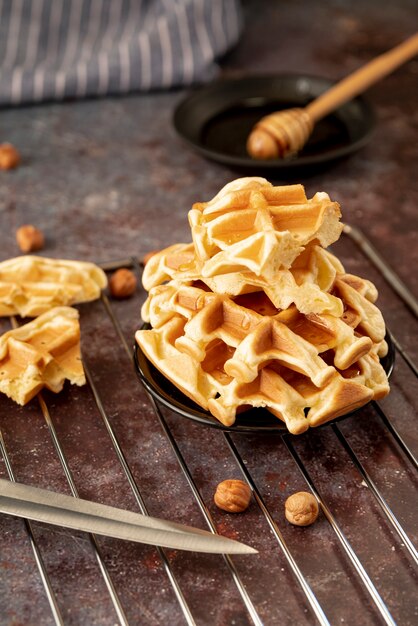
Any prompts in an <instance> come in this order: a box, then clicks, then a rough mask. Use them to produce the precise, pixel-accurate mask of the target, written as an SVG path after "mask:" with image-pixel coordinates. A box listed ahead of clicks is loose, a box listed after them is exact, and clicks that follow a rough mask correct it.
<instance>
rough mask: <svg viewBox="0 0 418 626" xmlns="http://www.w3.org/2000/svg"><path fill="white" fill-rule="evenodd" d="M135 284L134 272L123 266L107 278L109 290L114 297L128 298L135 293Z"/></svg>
mask: <svg viewBox="0 0 418 626" xmlns="http://www.w3.org/2000/svg"><path fill="white" fill-rule="evenodd" d="M136 285H137V280H136V276H135V274H134V273H133V272H131V270H128V269H126V268H125V267H122V268H121V269H119V270H116V272H114V274H112V276H111V277H110V280H109V290H110V293H111V295H112V296H113V297H114V298H128V297H129V296H131V295H132V294H133V293H135V290H136Z"/></svg>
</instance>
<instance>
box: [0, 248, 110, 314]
mask: <svg viewBox="0 0 418 626" xmlns="http://www.w3.org/2000/svg"><path fill="white" fill-rule="evenodd" d="M106 285H107V278H106V275H105V273H104V272H103V271H102V270H101V269H100V268H99V267H97V265H94V264H93V263H88V262H83V261H67V260H62V259H48V258H44V257H38V256H29V255H25V256H20V257H16V258H14V259H9V260H7V261H3V262H2V263H0V316H7V315H16V314H18V315H21V316H22V317H36V316H37V315H41V314H42V313H45V312H46V311H48V310H49V309H51V308H53V307H55V306H64V305H70V304H75V303H79V302H88V301H91V300H95V299H96V298H98V297H99V296H100V290H101V289H103V288H104V287H106Z"/></svg>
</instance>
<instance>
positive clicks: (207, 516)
mask: <svg viewBox="0 0 418 626" xmlns="http://www.w3.org/2000/svg"><path fill="white" fill-rule="evenodd" d="M102 301H103V304H104V306H105V308H106V311H107V313H108V315H109V316H110V318H111V320H112V323H113V325H114V327H115V330H116V332H117V334H118V335H119V338H120V339H121V342H122V345H123V347H124V349H125V352H126V354H127V356H128V358H129V359H132V351H131V350H130V348H129V346H128V344H127V342H126V339H125V337H124V336H123V333H122V329H121V327H120V324H119V321H118V319H117V317H116V315H115V314H114V312H113V310H112V307H111V306H110V303H109V299H108V298H107V297H106V296H103V297H102ZM146 393H147V396H148V398H149V400H150V402H151V405H152V407H153V409H154V412H155V414H156V416H157V418H158V421H159V422H160V425H161V427H162V429H163V431H164V434H165V435H166V437H167V439H168V442H169V444H170V446H171V449H172V450H173V452H174V455H175V457H176V460H177V462H178V464H179V466H180V468H181V470H182V472H183V474H184V476H185V478H186V480H187V482H188V484H189V487H190V488H191V490H192V493H193V495H194V497H195V499H196V501H197V504H198V506H199V509H200V511H201V513H202V515H203V517H204V519H205V521H206V523H207V524H208V526H209V529H210V530H211V532H212V533H214V534H217V530H216V525H215V523H214V521H213V518H212V516H211V514H210V512H209V509H208V508H207V506H206V505H205V503H204V501H203V499H202V497H201V495H200V492H199V490H198V488H197V485H196V483H195V481H194V480H193V477H192V475H191V473H190V470H189V468H188V467H187V464H186V462H185V460H184V457H183V455H182V453H181V451H180V449H179V447H178V445H177V442H176V440H175V439H174V437H173V435H172V433H171V431H170V429H169V427H168V425H167V422H166V420H165V418H164V416H163V414H162V412H161V411H160V408H159V407H158V405H157V403H156V402H155V401H154V399H153V398H152V396H151V395H150V394H149V393H148V392H146ZM222 556H223V559H224V561H225V563H226V565H227V567H228V569H229V572H230V574H231V576H232V578H233V580H234V583H235V585H236V587H237V589H238V591H239V593H240V595H241V598H242V600H243V602H244V604H245V606H246V608H247V610H248V613H249V614H250V617H251V619H252V621H253V623H254V624H255V625H256V626H263V622H262V621H261V619H260V616H259V615H258V613H257V610H256V608H255V606H254V604H253V603H252V601H251V598H250V596H249V595H248V592H247V590H246V588H245V585H244V583H243V582H242V580H241V578H240V576H239V573H238V570H237V568H236V567H235V563H234V561H233V560H232V558H231V557H230V556H229V555H228V554H224V555H222Z"/></svg>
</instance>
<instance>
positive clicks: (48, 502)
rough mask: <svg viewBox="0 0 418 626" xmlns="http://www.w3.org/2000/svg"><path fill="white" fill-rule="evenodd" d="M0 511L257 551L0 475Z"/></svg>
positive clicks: (203, 548)
mask: <svg viewBox="0 0 418 626" xmlns="http://www.w3.org/2000/svg"><path fill="white" fill-rule="evenodd" d="M0 513H6V514H9V515H15V516H17V517H24V518H27V519H31V520H36V521H38V522H45V523H47V524H55V525H57V526H65V527H67V528H72V529H75V530H82V531H85V532H90V533H94V534H96V535H105V536H107V537H116V538H117V539H127V540H128V541H136V542H139V543H147V544H150V545H155V546H161V547H163V548H174V549H175V550H190V551H192V552H208V553H212V554H255V553H257V550H255V549H254V548H251V547H250V546H247V545H245V544H244V543H240V542H239V541H235V540H233V539H228V538H227V537H222V536H220V535H215V534H213V533H210V532H208V531H206V530H200V529H199V528H193V527H191V526H184V525H183V524H177V523H175V522H169V521H166V520H163V519H159V518H156V517H150V516H148V515H142V514H141V513H133V512H132V511H125V510H123V509H117V508H115V507H112V506H107V505H104V504H98V503H97V502H90V501H89V500H82V499H81V498H74V497H72V496H66V495H63V494H60V493H56V492H54V491H48V490H47V489H39V488H38V487H31V486H28V485H23V484H21V483H15V482H11V481H9V480H4V479H0Z"/></svg>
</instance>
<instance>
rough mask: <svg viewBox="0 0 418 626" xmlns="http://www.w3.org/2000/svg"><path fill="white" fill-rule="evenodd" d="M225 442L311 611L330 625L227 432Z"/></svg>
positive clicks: (324, 624) (321, 621) (327, 625)
mask: <svg viewBox="0 0 418 626" xmlns="http://www.w3.org/2000/svg"><path fill="white" fill-rule="evenodd" d="M224 436H225V439H226V442H227V444H228V446H229V449H230V450H231V452H232V455H233V456H234V458H235V461H236V463H237V464H238V466H239V468H240V470H241V472H242V474H243V476H244V478H245V480H246V481H247V483H248V484H249V486H250V488H251V490H252V492H253V494H254V497H255V499H256V502H257V504H258V506H259V507H260V509H261V511H262V512H263V514H264V517H265V518H266V520H267V523H268V525H269V526H270V528H271V530H272V532H273V535H274V536H275V538H276V540H277V542H278V544H279V546H280V548H281V550H282V552H283V554H284V556H285V558H286V561H287V563H288V565H289V566H290V569H291V570H292V573H293V574H294V576H295V578H296V580H297V582H298V583H299V585H300V587H301V588H302V591H303V592H304V594H305V596H306V599H307V601H308V602H309V605H310V607H311V609H312V611H313V613H314V614H315V617H316V618H317V620H318V622H319V623H320V624H321V626H330V622H329V621H328V618H327V616H326V615H325V613H324V611H323V609H322V607H321V605H320V604H319V602H318V599H317V597H316V596H315V594H314V592H313V591H312V589H311V587H310V585H309V583H308V581H307V580H306V578H305V577H304V575H303V574H302V571H301V570H300V568H299V566H298V564H297V563H296V561H295V559H294V558H293V556H292V553H291V552H290V550H289V548H288V546H287V544H286V542H285V540H284V537H283V535H282V533H281V532H280V529H279V527H278V526H277V524H276V522H275V521H274V519H273V517H272V515H271V513H270V511H269V510H268V508H267V506H266V505H265V502H264V500H263V498H262V496H261V494H260V492H259V490H258V488H257V485H256V484H255V482H254V480H253V478H252V476H251V474H250V473H249V471H248V470H247V468H246V467H245V463H244V462H243V460H242V458H241V455H240V454H239V452H238V450H237V448H236V446H235V444H234V442H233V441H232V439H231V436H230V435H229V434H228V433H224Z"/></svg>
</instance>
